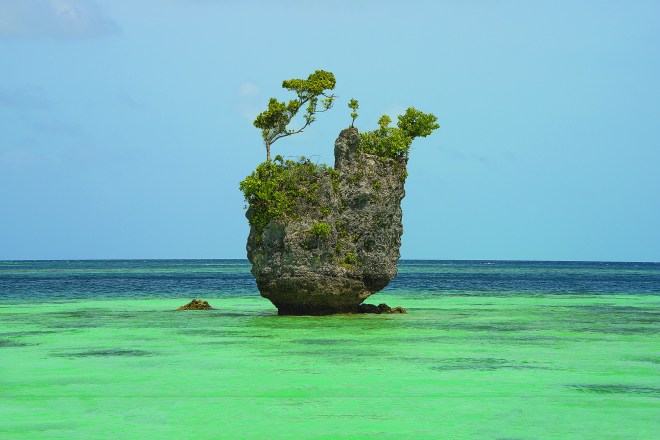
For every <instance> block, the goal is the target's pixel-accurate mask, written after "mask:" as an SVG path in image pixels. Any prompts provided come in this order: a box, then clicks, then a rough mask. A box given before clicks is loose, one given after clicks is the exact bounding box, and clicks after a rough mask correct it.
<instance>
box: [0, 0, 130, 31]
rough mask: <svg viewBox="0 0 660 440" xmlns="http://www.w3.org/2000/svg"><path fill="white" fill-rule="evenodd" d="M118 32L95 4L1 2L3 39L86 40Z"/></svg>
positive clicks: (86, 0) (83, 0)
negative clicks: (46, 38)
mask: <svg viewBox="0 0 660 440" xmlns="http://www.w3.org/2000/svg"><path fill="white" fill-rule="evenodd" d="M117 30H118V26H117V24H116V23H115V22H114V21H113V20H112V19H111V18H110V17H108V16H107V15H106V14H105V13H104V12H103V10H102V9H101V8H100V7H99V5H98V4H97V3H95V2H94V1H93V0H0V37H53V38H87V37H99V36H103V35H107V34H110V33H113V32H116V31H117Z"/></svg>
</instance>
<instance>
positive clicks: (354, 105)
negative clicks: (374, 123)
mask: <svg viewBox="0 0 660 440" xmlns="http://www.w3.org/2000/svg"><path fill="white" fill-rule="evenodd" d="M358 107H359V105H358V102H357V99H353V98H351V100H350V101H348V108H350V109H351V110H353V111H352V112H351V118H352V120H351V128H352V127H353V124H354V123H355V120H356V119H357V117H358V113H357V110H358Z"/></svg>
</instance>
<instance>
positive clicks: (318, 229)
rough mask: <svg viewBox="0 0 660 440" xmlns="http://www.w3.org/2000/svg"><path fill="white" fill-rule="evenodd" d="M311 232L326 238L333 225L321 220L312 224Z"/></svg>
mask: <svg viewBox="0 0 660 440" xmlns="http://www.w3.org/2000/svg"><path fill="white" fill-rule="evenodd" d="M309 232H311V233H312V235H315V236H316V237H318V238H325V237H327V236H328V235H329V234H330V232H332V227H331V226H330V225H329V224H327V223H323V222H320V223H316V224H315V225H314V226H312V227H311V229H310V230H309Z"/></svg>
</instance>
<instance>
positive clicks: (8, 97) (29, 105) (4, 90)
mask: <svg viewBox="0 0 660 440" xmlns="http://www.w3.org/2000/svg"><path fill="white" fill-rule="evenodd" d="M0 107H9V108H11V109H13V110H47V109H49V108H50V102H48V99H47V98H46V95H45V93H44V91H43V90H42V89H41V88H40V87H35V86H22V87H14V88H8V87H2V86H0Z"/></svg>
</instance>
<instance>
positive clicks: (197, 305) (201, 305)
mask: <svg viewBox="0 0 660 440" xmlns="http://www.w3.org/2000/svg"><path fill="white" fill-rule="evenodd" d="M212 309H213V307H211V305H210V304H209V303H208V302H206V301H202V300H201V299H200V300H197V299H193V300H192V301H190V302H189V303H188V304H186V305H185V306H181V307H179V308H178V309H177V310H212Z"/></svg>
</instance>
